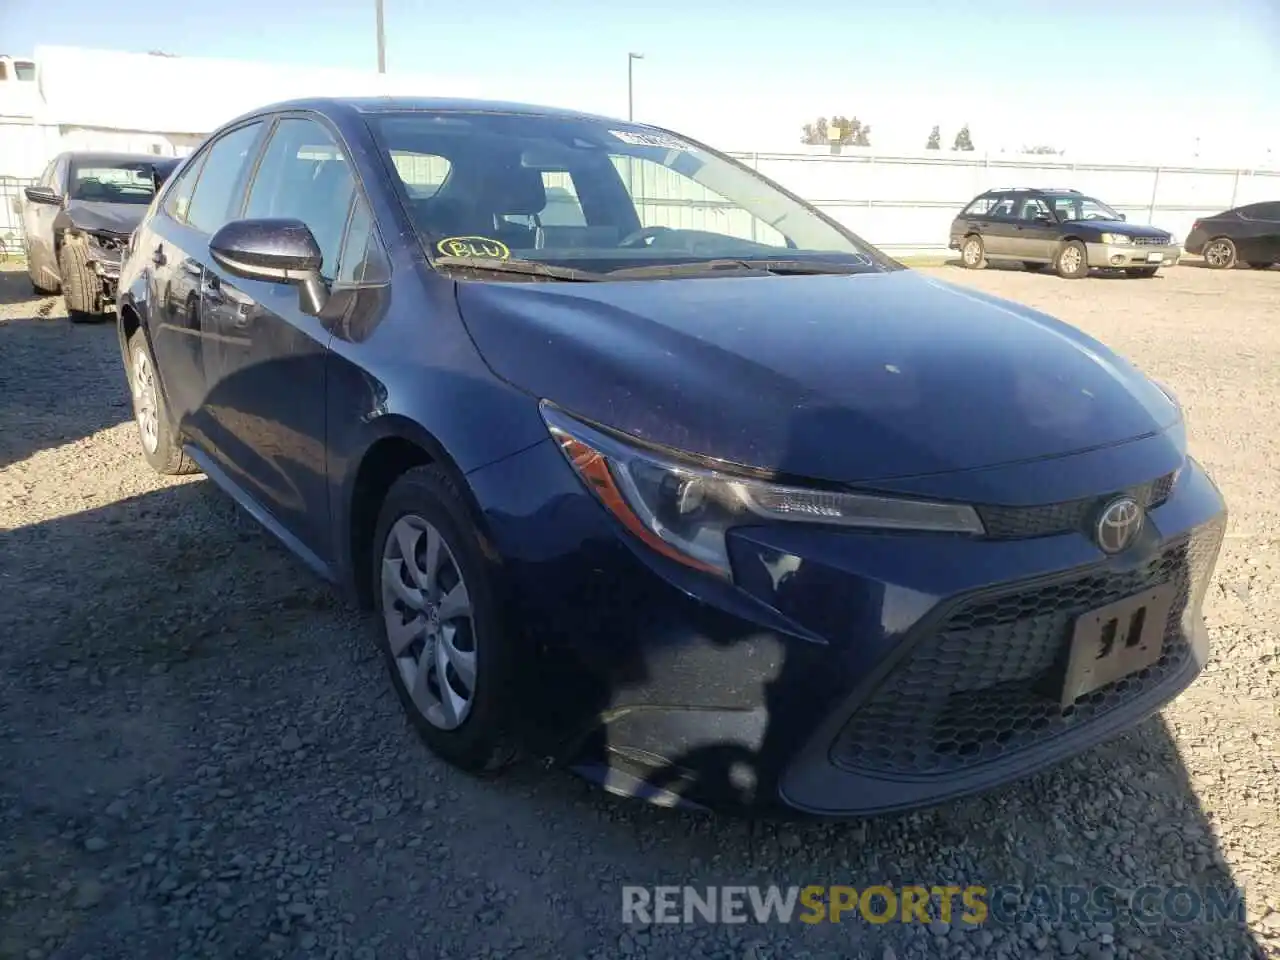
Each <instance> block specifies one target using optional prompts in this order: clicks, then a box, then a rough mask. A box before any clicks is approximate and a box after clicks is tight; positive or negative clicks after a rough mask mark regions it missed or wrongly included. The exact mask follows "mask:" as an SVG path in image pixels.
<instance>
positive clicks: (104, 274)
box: [22, 153, 178, 321]
mask: <svg viewBox="0 0 1280 960" xmlns="http://www.w3.org/2000/svg"><path fill="white" fill-rule="evenodd" d="M177 163H178V161H177V160H174V159H171V158H164V157H153V156H149V155H146V154H127V153H63V154H59V155H58V156H56V157H54V158H53V159H52V160H51V161H49V165H48V166H47V167H46V168H45V170H44V173H43V174H41V176H40V179H39V181H38V182H37V183H36V185H35V186H32V187H27V188H26V190H25V191H24V193H25V198H24V202H23V204H22V229H23V233H24V234H25V238H26V247H27V275H28V276H29V277H30V278H31V285H32V287H34V288H35V290H36V292H37V293H57V292H58V290H59V289H61V291H62V295H63V297H64V298H65V299H66V301H67V313H68V314H69V315H70V317H71V319H72V320H76V321H82V320H88V319H92V318H94V317H98V316H102V315H103V314H107V313H108V312H109V309H110V305H111V304H112V303H113V302H114V301H115V296H116V283H117V281H118V279H119V276H120V257H121V254H122V252H123V250H124V246H125V244H126V243H127V242H128V240H129V234H130V233H132V232H133V228H134V227H136V226H137V225H138V223H139V221H141V220H142V215H143V214H144V213H145V212H146V210H147V204H149V203H150V202H151V198H152V197H154V196H155V192H156V187H157V186H158V185H159V184H160V183H163V182H164V178H165V177H167V176H168V175H169V173H170V172H171V171H172V170H173V168H174V167H175V166H176V165H177Z"/></svg>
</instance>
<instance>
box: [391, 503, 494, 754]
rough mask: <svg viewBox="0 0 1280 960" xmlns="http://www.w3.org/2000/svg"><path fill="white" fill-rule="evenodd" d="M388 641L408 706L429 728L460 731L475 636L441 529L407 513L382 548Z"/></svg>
mask: <svg viewBox="0 0 1280 960" xmlns="http://www.w3.org/2000/svg"><path fill="white" fill-rule="evenodd" d="M382 611H383V619H384V621H385V623H386V631H387V643H388V645H389V646H390V650H391V655H392V657H393V658H394V660H395V664H396V668H397V669H398V670H399V671H400V678H401V680H403V682H404V686H405V689H406V690H407V691H408V692H409V698H410V699H411V700H412V701H413V705H414V707H415V708H417V710H418V711H419V712H420V713H421V714H422V716H423V717H424V718H425V719H426V721H427V722H428V723H430V724H431V725H432V726H434V727H438V728H439V729H441V730H454V729H457V728H458V727H459V726H461V725H462V723H463V722H464V721H465V720H466V719H467V716H468V715H469V714H470V713H471V707H472V705H473V704H474V703H475V691H476V634H475V623H474V618H473V616H472V609H471V598H470V596H469V595H468V593H467V585H466V583H465V581H464V580H463V579H462V570H461V568H460V567H459V566H458V563H457V561H456V560H455V559H454V555H453V551H451V550H450V549H449V545H448V544H447V543H446V542H445V539H444V537H443V536H441V534H440V531H439V530H437V529H436V528H435V527H434V526H432V525H431V524H430V523H428V522H427V521H426V520H424V519H422V518H421V517H418V516H414V515H411V514H407V515H405V516H402V517H401V518H400V519H399V520H397V521H396V522H395V523H394V524H393V525H392V527H391V530H390V531H389V532H388V533H387V539H386V543H385V544H384V545H383V549H382Z"/></svg>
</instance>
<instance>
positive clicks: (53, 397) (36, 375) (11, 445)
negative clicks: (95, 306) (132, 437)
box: [0, 269, 132, 469]
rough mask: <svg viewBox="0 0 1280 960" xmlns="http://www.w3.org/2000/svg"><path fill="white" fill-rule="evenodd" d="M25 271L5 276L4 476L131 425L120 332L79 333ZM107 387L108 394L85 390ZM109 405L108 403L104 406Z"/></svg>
mask: <svg viewBox="0 0 1280 960" xmlns="http://www.w3.org/2000/svg"><path fill="white" fill-rule="evenodd" d="M60 313H61V304H60V303H59V302H58V300H57V298H55V297H40V296H37V295H35V294H33V293H32V292H31V285H30V283H29V282H28V280H27V274H26V271H25V270H20V269H19V270H0V383H2V384H4V388H3V389H2V390H0V469H3V468H5V467H8V466H10V465H11V464H14V463H17V462H19V461H22V460H25V459H27V458H28V457H30V456H32V455H33V454H35V453H38V452H39V451H41V450H44V449H47V448H50V447H56V446H61V445H62V444H65V443H74V442H75V441H77V440H79V439H82V438H83V437H87V436H91V435H93V434H95V433H97V432H98V431H99V430H105V429H107V428H109V427H114V426H116V425H117V424H120V423H123V422H125V421H126V420H128V419H130V417H131V416H132V410H131V408H130V402H129V396H128V392H127V389H126V387H125V378H124V374H123V372H122V368H121V364H120V352H119V347H118V346H117V343H116V336H115V325H114V324H111V323H97V324H83V325H75V324H72V323H71V322H70V321H68V320H67V319H66V318H65V317H62V316H60V315H59V314H60ZM97 379H107V380H110V381H112V383H113V386H112V388H111V389H110V390H106V391H103V390H96V389H95V390H90V391H86V390H85V389H84V383H85V382H86V381H92V380H97ZM104 399H105V402H104Z"/></svg>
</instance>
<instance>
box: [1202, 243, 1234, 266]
mask: <svg viewBox="0 0 1280 960" xmlns="http://www.w3.org/2000/svg"><path fill="white" fill-rule="evenodd" d="M1203 256H1204V263H1205V266H1207V267H1208V268H1209V269H1210V270H1230V269H1231V268H1232V267H1234V266H1235V265H1236V256H1237V253H1236V245H1235V243H1234V242H1232V240H1231V238H1230V237H1214V238H1213V239H1212V240H1210V241H1209V242H1208V243H1206V244H1205V245H1204V253H1203Z"/></svg>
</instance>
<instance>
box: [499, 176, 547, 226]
mask: <svg viewBox="0 0 1280 960" xmlns="http://www.w3.org/2000/svg"><path fill="white" fill-rule="evenodd" d="M483 201H484V205H485V206H486V207H492V208H493V212H494V213H496V214H498V215H502V214H514V215H516V216H533V215H534V214H538V213H541V212H542V211H543V210H545V209H546V206H547V188H546V187H545V186H544V185H543V183H542V174H541V173H539V172H538V171H537V170H531V169H530V168H528V167H522V166H520V165H519V164H504V165H502V166H500V167H496V168H494V169H493V170H491V171H490V173H489V182H488V184H487V189H486V190H485V191H484V196H483Z"/></svg>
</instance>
